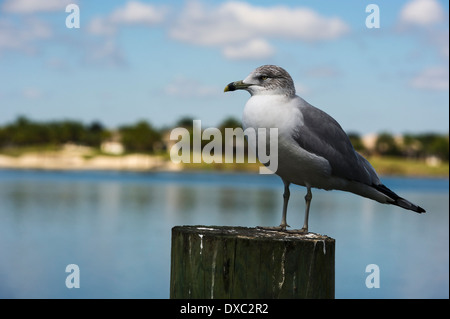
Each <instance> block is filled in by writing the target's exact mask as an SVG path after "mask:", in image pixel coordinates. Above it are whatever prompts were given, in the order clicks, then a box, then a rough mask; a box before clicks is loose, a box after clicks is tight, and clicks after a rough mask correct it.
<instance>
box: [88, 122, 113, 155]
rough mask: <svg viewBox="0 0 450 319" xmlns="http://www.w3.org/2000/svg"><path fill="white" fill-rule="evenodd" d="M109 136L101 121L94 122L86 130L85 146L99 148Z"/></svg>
mask: <svg viewBox="0 0 450 319" xmlns="http://www.w3.org/2000/svg"><path fill="white" fill-rule="evenodd" d="M107 135H108V133H107V130H106V129H105V128H104V126H103V124H102V123H100V122H99V121H94V122H92V123H91V124H89V125H88V126H87V127H86V128H85V130H84V134H83V144H85V145H88V146H93V147H97V148H98V147H100V144H101V143H102V141H103V140H104V139H105V138H106V137H107Z"/></svg>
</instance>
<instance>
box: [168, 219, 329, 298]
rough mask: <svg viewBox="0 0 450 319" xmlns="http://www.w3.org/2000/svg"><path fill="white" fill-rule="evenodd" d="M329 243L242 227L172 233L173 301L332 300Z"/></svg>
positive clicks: (197, 228) (317, 237)
mask: <svg viewBox="0 0 450 319" xmlns="http://www.w3.org/2000/svg"><path fill="white" fill-rule="evenodd" d="M334 245H335V240H334V239H333V238H330V237H327V236H322V235H318V234H314V233H309V234H295V233H290V232H279V231H269V230H261V229H258V228H245V227H218V226H177V227H174V228H172V260H171V274H170V297H171V298H202V299H205V298H208V299H209V298H211V299H213V298H214V299H216V298H217V299H224V298H227V299H232V298H238V299H240V298H271V299H273V298H334V256H335V255H334Z"/></svg>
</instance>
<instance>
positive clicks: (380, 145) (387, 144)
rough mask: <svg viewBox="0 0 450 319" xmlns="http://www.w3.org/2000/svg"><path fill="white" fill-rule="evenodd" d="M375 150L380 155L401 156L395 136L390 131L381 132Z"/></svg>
mask: <svg viewBox="0 0 450 319" xmlns="http://www.w3.org/2000/svg"><path fill="white" fill-rule="evenodd" d="M375 151H376V152H377V153H378V154H380V155H389V156H399V155H400V150H399V148H398V145H397V143H396V142H395V139H394V137H393V136H392V135H391V134H389V133H381V134H380V135H378V138H377V141H376V142H375Z"/></svg>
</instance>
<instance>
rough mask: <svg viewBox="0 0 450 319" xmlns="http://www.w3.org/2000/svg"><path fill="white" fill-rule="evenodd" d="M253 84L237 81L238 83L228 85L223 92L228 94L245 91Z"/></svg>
mask: <svg viewBox="0 0 450 319" xmlns="http://www.w3.org/2000/svg"><path fill="white" fill-rule="evenodd" d="M250 85H251V84H247V83H244V82H243V81H236V82H231V83H230V84H228V85H227V86H226V87H225V89H224V90H223V91H224V92H228V91H235V90H245V89H247V88H248V87H249V86H250Z"/></svg>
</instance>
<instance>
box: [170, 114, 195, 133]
mask: <svg viewBox="0 0 450 319" xmlns="http://www.w3.org/2000/svg"><path fill="white" fill-rule="evenodd" d="M193 123H194V118H192V117H189V116H185V117H182V118H181V119H179V120H178V121H177V123H176V124H175V127H184V128H187V129H188V130H189V129H190V130H192V127H193Z"/></svg>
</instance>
